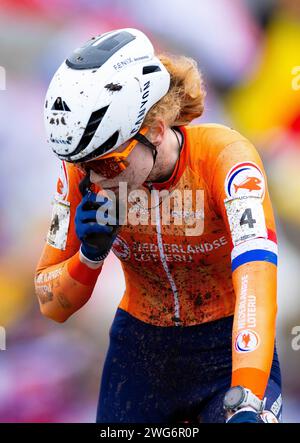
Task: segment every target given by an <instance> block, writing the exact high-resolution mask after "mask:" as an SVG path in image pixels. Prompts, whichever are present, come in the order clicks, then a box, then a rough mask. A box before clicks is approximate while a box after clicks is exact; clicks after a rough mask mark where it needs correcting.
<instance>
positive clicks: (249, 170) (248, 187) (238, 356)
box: [210, 136, 277, 398]
mask: <svg viewBox="0 0 300 443" xmlns="http://www.w3.org/2000/svg"><path fill="white" fill-rule="evenodd" d="M211 158H212V159H213V155H212V157H211ZM210 171H211V183H210V189H211V193H212V198H213V200H214V202H215V207H216V212H217V213H218V214H219V215H220V216H221V217H222V218H223V220H224V222H225V224H226V226H227V230H228V233H229V234H230V238H231V243H232V245H231V246H232V249H231V263H232V280H233V286H234V291H235V295H236V303H235V312H234V324H233V332H232V386H236V385H241V386H244V387H247V388H249V389H251V390H252V392H253V393H255V394H256V395H257V396H259V397H260V398H263V396H264V393H265V389H266V386H267V382H268V378H269V374H270V370H271V365H272V360H273V352H274V341H275V327H276V312H277V301H276V296H277V241H276V229H275V222H274V216H273V210H272V205H271V201H270V196H269V192H268V188H267V178H266V174H265V171H264V167H263V164H262V161H261V159H260V157H259V155H258V153H257V151H256V149H255V148H254V146H253V145H252V144H251V143H250V142H249V141H248V140H246V139H245V138H243V137H242V136H241V137H240V139H236V140H235V141H233V142H232V143H230V144H229V145H226V146H224V148H222V149H220V150H219V151H218V152H217V155H216V158H215V159H214V161H212V162H211V163H210Z"/></svg>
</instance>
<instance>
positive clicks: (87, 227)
mask: <svg viewBox="0 0 300 443" xmlns="http://www.w3.org/2000/svg"><path fill="white" fill-rule="evenodd" d="M111 205H112V202H111V201H110V200H108V198H107V197H105V196H104V195H100V194H98V196H97V195H96V194H95V193H93V192H92V191H90V190H89V191H88V192H87V193H86V194H85V195H84V196H83V198H82V200H81V203H80V204H79V205H78V206H77V209H76V214H75V230H76V235H77V237H78V238H79V240H80V241H81V253H82V254H83V255H84V257H86V258H87V259H88V260H92V261H95V262H97V261H101V260H103V259H104V258H105V257H106V256H107V255H108V253H109V251H110V249H111V246H112V244H113V242H114V240H115V238H116V236H117V230H118V224H117V220H116V219H115V218H114V217H113V216H111V215H110V210H109V209H110V208H111Z"/></svg>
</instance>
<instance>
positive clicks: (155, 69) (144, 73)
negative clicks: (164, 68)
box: [143, 65, 161, 75]
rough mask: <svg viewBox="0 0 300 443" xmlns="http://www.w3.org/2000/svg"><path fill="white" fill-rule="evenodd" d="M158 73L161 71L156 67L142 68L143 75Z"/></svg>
mask: <svg viewBox="0 0 300 443" xmlns="http://www.w3.org/2000/svg"><path fill="white" fill-rule="evenodd" d="M158 71H161V69H160V67H159V66H158V65H150V66H144V67H143V75H146V74H152V72H158Z"/></svg>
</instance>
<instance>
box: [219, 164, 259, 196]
mask: <svg viewBox="0 0 300 443" xmlns="http://www.w3.org/2000/svg"><path fill="white" fill-rule="evenodd" d="M225 192H226V195H227V197H228V198H237V197H249V196H251V197H261V198H263V197H264V194H265V180H264V176H263V173H262V172H261V170H260V168H259V167H258V166H257V165H256V164H255V163H252V162H243V163H238V164H237V165H235V166H234V167H233V168H231V170H230V171H229V173H228V174H227V177H226V180H225Z"/></svg>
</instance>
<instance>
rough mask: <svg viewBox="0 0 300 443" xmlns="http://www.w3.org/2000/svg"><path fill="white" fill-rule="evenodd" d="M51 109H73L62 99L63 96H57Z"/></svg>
mask: <svg viewBox="0 0 300 443" xmlns="http://www.w3.org/2000/svg"><path fill="white" fill-rule="evenodd" d="M51 110H52V111H68V112H70V111H71V109H70V108H69V106H68V105H67V103H66V102H65V101H64V100H62V98H61V97H57V99H56V100H55V102H54V103H53V105H52V108H51Z"/></svg>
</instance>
